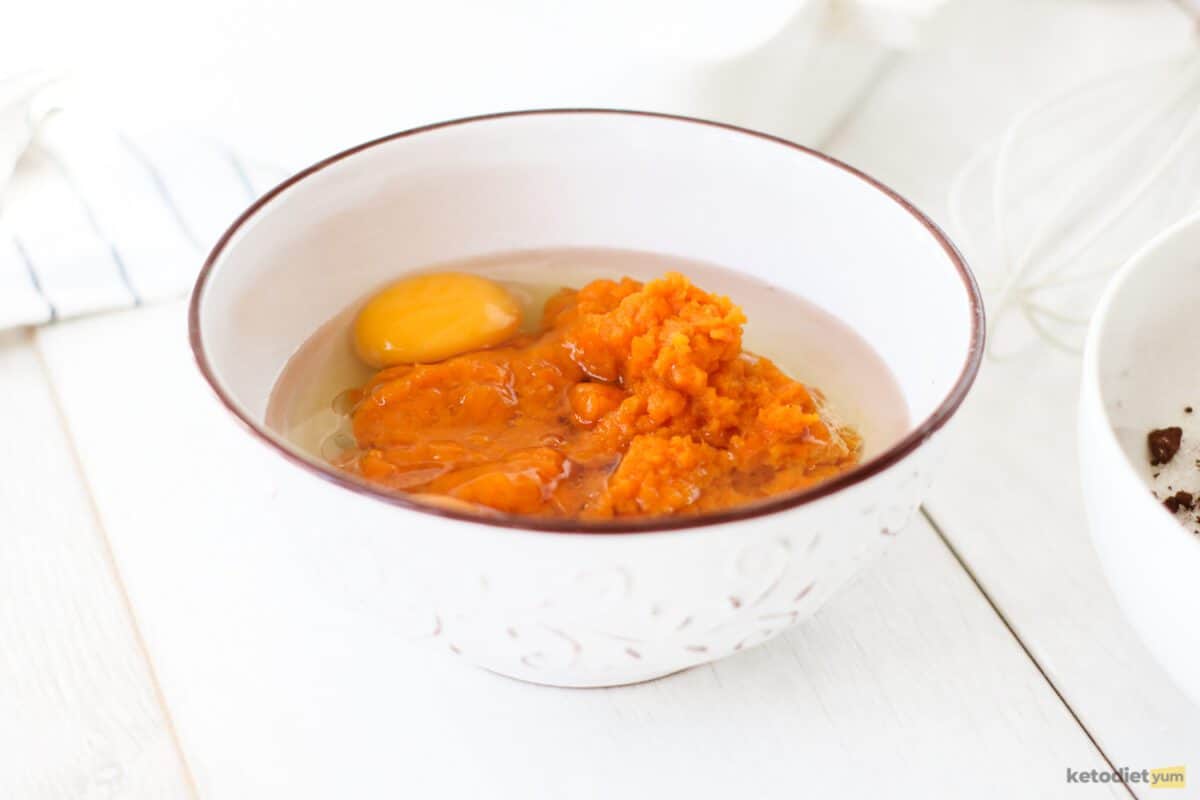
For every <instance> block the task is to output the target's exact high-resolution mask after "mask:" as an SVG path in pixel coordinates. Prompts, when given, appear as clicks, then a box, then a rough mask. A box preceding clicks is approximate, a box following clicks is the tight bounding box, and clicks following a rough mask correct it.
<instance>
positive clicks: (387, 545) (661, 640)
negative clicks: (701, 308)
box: [190, 110, 983, 686]
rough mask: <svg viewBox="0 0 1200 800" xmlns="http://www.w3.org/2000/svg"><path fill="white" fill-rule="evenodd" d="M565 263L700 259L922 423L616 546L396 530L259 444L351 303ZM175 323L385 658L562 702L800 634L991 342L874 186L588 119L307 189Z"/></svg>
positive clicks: (610, 114) (458, 127)
mask: <svg viewBox="0 0 1200 800" xmlns="http://www.w3.org/2000/svg"><path fill="white" fill-rule="evenodd" d="M557 246H605V247H618V248H628V249H636V250H645V251H653V252H660V253H668V254H672V255H676V256H683V257H687V258H694V259H701V260H704V261H708V262H712V263H717V264H721V265H723V266H726V267H728V268H731V269H734V270H739V271H743V272H745V273H748V274H750V275H753V276H757V277H758V278H761V279H763V280H766V281H768V282H770V283H772V284H775V285H777V286H780V287H783V288H784V289H787V290H790V291H792V292H794V293H795V294H797V295H800V296H802V297H805V298H807V299H809V300H811V301H813V302H815V303H816V304H817V305H818V306H821V307H823V308H824V309H825V310H827V311H829V312H831V313H833V314H834V315H836V316H837V317H839V318H840V319H841V320H842V321H844V322H845V323H847V324H848V325H850V326H851V327H852V328H853V329H854V330H856V331H857V332H858V334H859V335H861V336H862V337H864V338H865V339H866V341H867V342H868V343H869V344H870V345H871V346H872V347H873V348H874V349H875V350H876V351H877V352H878V353H879V355H880V356H881V357H882V359H883V360H884V361H885V362H886V363H887V365H888V366H889V367H890V369H891V370H892V372H893V373H894V375H895V377H896V379H897V382H898V383H899V385H900V388H901V391H902V393H903V395H904V398H905V400H906V401H907V403H908V406H909V411H910V414H911V418H912V420H913V422H912V423H911V425H910V427H909V429H908V430H907V431H906V433H905V434H904V435H903V437H902V438H900V439H898V440H897V441H895V442H891V443H889V445H890V446H888V447H886V449H884V450H883V452H880V453H879V454H878V455H876V456H875V457H873V458H871V459H870V460H868V461H866V462H865V463H863V464H862V465H861V466H859V467H858V468H856V469H854V470H853V471H851V472H848V473H846V474H844V475H841V476H839V477H837V478H836V479H834V480H831V481H829V482H827V483H825V484H822V485H820V486H818V487H815V488H813V489H811V490H808V491H805V492H801V493H795V494H791V495H784V496H780V497H777V498H774V499H772V500H770V501H769V502H765V503H762V504H760V505H756V506H754V507H751V508H743V509H736V510H733V511H729V512H724V513H717V514H710V515H706V516H699V517H680V518H671V519H666V520H650V521H646V520H641V521H625V522H617V523H609V524H604V523H593V524H585V523H580V522H571V521H566V522H564V521H560V520H540V521H530V520H528V519H522V518H514V517H499V518H495V519H481V518H478V517H472V516H470V515H464V514H461V513H456V512H452V511H439V510H434V509H431V508H429V507H423V506H420V505H415V504H413V503H412V502H411V501H409V500H407V499H406V498H405V497H403V496H394V495H388V494H384V493H381V492H379V491H376V490H374V489H372V488H370V487H368V486H366V485H365V484H362V483H359V482H356V481H355V480H353V479H352V478H349V477H347V476H345V475H342V474H338V473H335V472H333V471H331V470H329V469H328V468H326V467H324V466H323V465H320V464H317V463H315V462H313V461H311V460H309V459H308V458H306V457H305V456H303V455H302V454H300V453H298V452H296V451H295V450H294V449H292V447H291V446H290V445H289V444H287V443H286V442H284V441H282V440H280V438H279V437H278V436H276V435H275V434H274V433H273V432H271V431H270V430H268V429H267V428H265V427H264V425H263V415H264V411H265V409H266V405H267V399H268V395H269V393H270V391H271V388H272V384H273V382H274V381H275V379H276V377H277V376H278V375H279V373H280V369H281V368H282V367H283V365H284V364H285V362H286V361H287V360H288V358H289V356H291V355H292V354H293V353H294V352H295V351H296V349H297V348H298V347H299V346H300V344H301V343H302V342H303V341H304V340H305V339H306V337H308V336H309V335H310V334H312V332H313V331H314V330H315V329H316V327H317V326H318V325H319V324H320V323H322V322H323V321H325V320H326V319H329V318H331V317H332V316H334V315H335V314H336V313H337V312H339V311H341V310H343V309H344V308H346V307H347V306H349V305H350V304H351V303H352V302H354V301H355V300H356V299H358V298H359V297H361V296H362V294H363V293H364V292H366V291H368V290H370V289H372V288H374V287H377V286H379V285H380V284H382V283H384V282H386V281H387V280H389V279H393V278H395V277H396V275H397V274H401V273H403V272H405V271H407V270H414V269H418V268H420V267H422V266H425V265H428V264H431V263H436V262H441V261H446V260H451V259H457V258H462V257H466V256H471V255H478V254H484V253H490V252H496V251H503V250H510V249H527V248H542V247H557ZM747 311H748V313H749V314H750V315H751V317H752V318H753V314H754V310H753V309H752V308H750V309H747ZM190 324H191V336H192V343H193V348H194V350H195V353H196V357H197V360H198V362H199V365H200V368H201V370H202V372H203V374H204V376H205V377H206V378H207V380H208V381H209V383H211V385H212V387H213V389H215V390H216V393H217V395H218V397H219V398H220V400H221V401H222V402H223V403H224V404H225V405H226V406H227V407H228V408H229V410H230V411H232V412H233V414H234V415H235V416H236V417H237V418H238V419H240V420H241V422H242V423H244V425H245V428H246V431H247V432H248V434H249V435H248V436H246V437H245V441H246V442H257V443H260V444H261V443H266V444H267V445H268V448H269V449H270V451H271V454H270V458H269V459H268V460H267V461H266V462H265V464H264V480H266V479H270V480H271V481H273V482H275V484H276V485H277V487H278V489H277V495H276V496H277V498H278V499H277V505H276V507H275V508H274V509H272V511H273V513H274V516H275V518H276V520H277V524H278V525H280V526H286V527H287V528H288V529H289V530H292V531H295V534H296V536H295V539H296V541H305V542H316V543H317V544H316V545H315V551H314V552H313V553H312V554H311V555H312V557H313V558H314V559H320V560H322V561H324V562H329V563H336V562H337V561H338V560H339V559H345V558H348V557H349V556H347V554H350V553H353V554H358V555H356V556H355V557H356V558H360V560H362V559H365V560H368V561H369V562H370V563H371V564H373V565H376V567H377V569H378V574H379V575H381V576H382V577H379V578H378V579H372V580H374V581H375V582H376V583H377V584H378V585H376V586H374V587H373V588H372V590H371V593H370V597H371V600H370V605H373V606H383V607H386V609H387V618H388V619H389V627H390V628H392V630H391V631H388V633H389V634H391V633H393V632H396V631H399V632H402V633H403V634H404V635H406V636H412V637H413V638H423V639H427V640H429V641H430V642H432V643H433V644H435V645H437V646H440V647H443V648H445V649H447V650H449V651H451V652H454V653H457V654H460V655H461V656H462V657H463V658H467V659H469V660H471V661H473V662H475V663H477V664H479V665H481V666H483V667H486V668H488V669H491V670H494V671H496V672H500V673H503V674H505V675H510V676H513V677H517V678H521V679H525V680H529V681H534V682H538V683H547V684H554V685H560V686H601V685H615V684H624V683H631V682H636V681H642V680H646V679H650V678H654V677H658V676H661V675H665V674H668V673H671V672H675V671H677V670H680V669H684V668H686V667H689V666H692V665H694V664H698V663H703V662H706V661H711V660H713V659H716V658H721V657H723V656H726V655H729V654H730V653H733V652H736V651H738V650H741V649H742V648H745V647H749V646H752V645H754V644H757V643H760V642H763V641H765V640H767V639H770V638H771V637H772V636H775V635H777V634H778V633H780V632H781V631H783V630H784V629H785V628H787V627H788V626H790V625H792V624H794V623H796V622H797V621H799V620H801V619H803V618H805V617H807V616H809V615H810V614H812V613H813V611H814V610H816V609H817V608H818V607H819V606H820V604H821V603H822V602H823V601H824V600H825V599H826V598H827V597H828V596H829V595H830V593H831V592H832V591H833V590H834V589H835V588H836V587H837V586H838V585H839V584H841V583H842V582H844V581H845V580H846V578H848V577H849V576H850V575H851V573H853V572H854V571H855V570H856V569H857V568H858V567H859V565H861V564H862V563H863V561H864V560H865V559H867V558H868V557H870V556H871V555H872V554H874V553H876V552H877V551H878V550H880V548H882V547H883V546H884V544H885V543H886V542H887V541H889V539H891V538H893V536H894V534H896V533H897V532H898V531H899V530H900V529H901V528H903V526H904V525H905V524H906V523H907V521H908V519H909V518H910V516H911V515H912V513H913V512H914V510H915V509H916V507H917V505H918V504H919V502H920V501H921V499H922V494H923V493H924V491H925V490H926V488H927V486H928V482H929V480H930V476H931V469H932V467H933V465H934V460H935V459H934V456H935V454H936V452H937V450H938V448H937V447H936V446H935V445H936V439H937V438H938V436H937V435H936V434H937V433H938V431H939V430H940V429H941V428H942V426H943V425H944V424H945V422H946V421H947V420H948V419H949V418H950V417H951V415H952V414H953V413H954V411H955V410H956V409H957V407H958V405H959V404H960V403H961V401H962V399H963V397H964V396H965V394H966V392H967V390H968V388H969V387H970V385H971V382H972V381H973V379H974V376H975V372H976V370H977V368H978V364H979V360H980V353H981V348H982V337H983V332H982V331H983V328H982V305H981V302H980V298H979V293H978V290H977V288H976V286H975V283H974V281H973V279H972V277H971V275H970V273H969V271H968V270H967V268H966V266H965V265H964V263H963V261H962V259H961V257H960V256H959V255H958V253H957V252H956V251H955V250H954V248H953V247H952V246H951V245H950V243H949V242H948V241H947V240H946V238H945V236H944V235H943V234H942V233H941V232H940V231H939V230H938V229H937V228H936V227H935V226H934V225H933V224H932V223H930V221H929V220H928V219H926V218H925V217H924V216H922V215H921V214H920V213H919V212H918V211H917V210H916V209H914V208H913V207H912V206H911V205H910V204H908V203H907V202H905V201H904V200H903V199H902V198H900V197H899V196H897V195H896V194H895V193H893V192H891V191H890V190H888V189H886V188H885V187H883V186H881V185H880V184H878V183H876V182H875V181H873V180H871V179H870V178H868V177H866V176H864V175H862V174H861V173H859V172H857V171H855V170H853V169H851V168H850V167H847V166H845V165H843V164H840V163H838V162H836V161H834V160H832V159H830V158H828V157H826V156H823V155H821V154H819V153H815V152H813V151H810V150H807V149H804V148H802V147H799V146H797V145H795V144H792V143H789V142H786V141H783V140H780V139H774V138H771V137H769V136H765V135H761V134H756V133H753V132H750V131H745V130H740V129H736V128H731V127H728V126H723V125H718V124H714V123H707V122H703V121H699V120H689V119H683V118H677V117H669V116H664V115H656V114H646V113H635V112H618V111H590V110H588V111H582V110H570V111H539V112H520V113H514V114H499V115H492V116H487V117H480V118H475V119H470V120H460V121H456V122H449V123H445V124H441V125H433V126H430V127H427V128H422V129H418V130H414V131H408V132H405V133H400V134H396V135H394V136H388V137H385V138H383V139H379V140H377V141H374V142H370V143H368V144H364V145H361V146H359V147H356V148H353V149H351V150H348V151H346V152H344V153H341V154H339V155H337V156H334V157H332V158H330V159H328V160H326V161H323V162H321V163H319V164H317V165H315V166H313V167H311V168H309V169H307V170H305V171H304V172H302V173H300V174H298V175H296V176H295V177H293V178H291V179H290V180H288V181H286V182H285V183H284V184H282V185H281V186H279V187H277V188H276V189H275V190H273V191H272V192H270V193H268V194H267V195H266V196H265V197H263V198H262V199H261V200H260V201H258V202H257V203H255V204H254V206H252V207H251V208H250V209H249V210H248V211H247V212H246V213H245V214H244V215H243V216H242V217H241V218H240V219H238V220H237V221H236V222H235V223H234V225H233V226H232V228H230V230H229V231H228V232H227V233H226V234H225V236H224V237H223V238H222V239H221V241H220V242H219V243H218V244H217V246H216V248H215V249H214V250H213V252H212V254H211V255H210V257H209V259H208V262H207V264H206V265H205V267H204V271H203V273H202V274H201V276H200V279H199V281H198V283H197V285H196V289H195V292H194V294H193V298H192V308H191V320H190ZM815 382H816V383H817V384H818V385H820V384H821V382H822V378H821V377H819V376H818V377H817V379H816V381H815ZM254 446H256V447H257V446H258V445H257V444H256V445H254ZM280 456H281V457H280ZM230 457H231V458H234V457H241V456H239V455H237V454H231V456H230ZM246 457H253V456H249V455H247V456H246ZM281 555H282V554H281ZM334 571H336V570H334ZM346 583H347V581H343V582H342V583H341V584H339V583H338V582H337V581H331V582H330V583H329V585H326V586H322V587H319V588H314V591H322V592H327V593H328V596H329V598H330V602H338V600H339V598H338V597H337V595H339V594H341V593H345V592H351V593H353V592H360V593H361V591H362V590H361V587H355V586H348V585H345V584H346ZM381 633H382V632H381Z"/></svg>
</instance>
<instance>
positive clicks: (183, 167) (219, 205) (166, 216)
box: [0, 110, 284, 329]
mask: <svg viewBox="0 0 1200 800" xmlns="http://www.w3.org/2000/svg"><path fill="white" fill-rule="evenodd" d="M0 123H3V119H2V118H0ZM30 127H31V128H32V129H33V130H32V131H31V137H30V138H29V141H27V142H25V143H24V145H23V146H21V147H18V148H11V149H14V150H16V151H17V152H18V154H19V157H18V159H17V161H16V164H15V167H14V168H13V169H12V172H11V177H9V179H8V180H7V182H4V176H5V174H6V172H7V170H5V168H4V167H5V165H4V164H0V329H2V328H9V327H14V326H19V325H37V324H42V323H46V322H53V321H56V320H60V319H65V318H68V317H74V316H78V315H81V314H88V313H93V312H97V311H107V310H113V309H121V308H130V307H133V306H138V305H142V304H144V303H152V302H155V301H160V300H165V299H168V298H176V297H181V296H183V295H185V294H186V293H187V292H188V290H189V289H190V288H191V285H192V282H193V281H194V279H195V276H196V273H197V271H198V270H199V267H200V264H201V262H202V261H203V259H204V256H205V254H206V253H207V251H208V249H209V248H210V247H211V246H212V244H213V243H214V242H215V241H216V239H217V238H218V237H219V236H220V234H221V233H222V231H224V229H225V228H226V227H228V225H229V223H230V222H232V221H233V219H234V218H235V217H236V216H237V214H238V213H239V212H240V211H241V210H242V209H244V208H245V207H246V206H247V205H248V204H249V203H250V202H251V201H252V200H253V199H255V198H256V197H257V196H259V195H260V194H261V193H262V192H264V191H266V190H267V189H269V188H271V187H272V186H274V185H275V184H276V183H278V182H279V181H280V180H281V179H282V178H283V176H284V172H283V171H282V170H280V169H276V168H271V167H269V166H266V165H262V164H259V163H256V162H253V161H250V160H247V159H244V158H242V157H240V156H239V155H237V154H236V153H234V152H233V151H232V150H231V149H229V148H228V147H226V146H225V145H223V144H222V143H221V142H219V141H217V140H216V139H214V138H210V137H206V136H201V135H196V134H192V133H186V132H184V133H156V134H154V135H150V136H135V135H133V134H131V133H129V132H126V131H121V130H117V129H113V128H111V127H108V126H105V125H102V124H97V123H96V122H95V121H93V120H90V119H87V118H86V117H83V116H82V115H80V114H76V113H73V112H71V111H70V110H67V111H61V112H56V113H53V114H51V115H49V116H47V117H45V118H44V119H40V120H38V121H37V122H36V124H34V125H31V126H30ZM10 141H11V140H10Z"/></svg>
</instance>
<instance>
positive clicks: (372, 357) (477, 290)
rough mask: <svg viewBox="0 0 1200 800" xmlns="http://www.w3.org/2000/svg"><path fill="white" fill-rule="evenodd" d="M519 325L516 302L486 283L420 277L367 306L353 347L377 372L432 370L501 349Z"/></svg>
mask: <svg viewBox="0 0 1200 800" xmlns="http://www.w3.org/2000/svg"><path fill="white" fill-rule="evenodd" d="M520 324H521V308H520V306H519V305H517V301H516V300H515V299H514V298H513V296H512V295H511V294H509V293H508V291H506V290H505V289H504V287H503V286H500V285H499V284H497V283H494V282H492V281H489V280H488V279H487V278H481V277H480V276H478V275H468V274H465V273H461V272H442V273H437V274H432V275H418V276H415V277H412V278H405V279H404V280H402V281H398V282H396V283H393V284H392V285H391V286H389V287H387V288H386V289H384V290H383V291H381V292H380V293H379V294H377V295H375V296H374V297H372V298H371V299H370V300H369V301H368V302H367V304H366V306H364V307H363V310H362V311H361V312H359V315H358V318H357V319H356V320H355V323H354V346H355V349H356V350H357V351H358V356H359V358H361V359H362V360H363V361H364V362H366V363H367V364H369V365H370V366H372V367H391V366H395V365H397V364H428V363H432V362H436V361H443V360H445V359H447V358H450V357H452V356H456V355H461V354H462V353H468V352H471V351H474V350H479V349H482V348H485V347H492V346H494V345H497V344H500V343H501V342H503V341H505V340H506V339H508V338H510V337H511V336H512V335H513V334H514V333H516V332H517V328H518V327H519V326H520Z"/></svg>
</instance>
